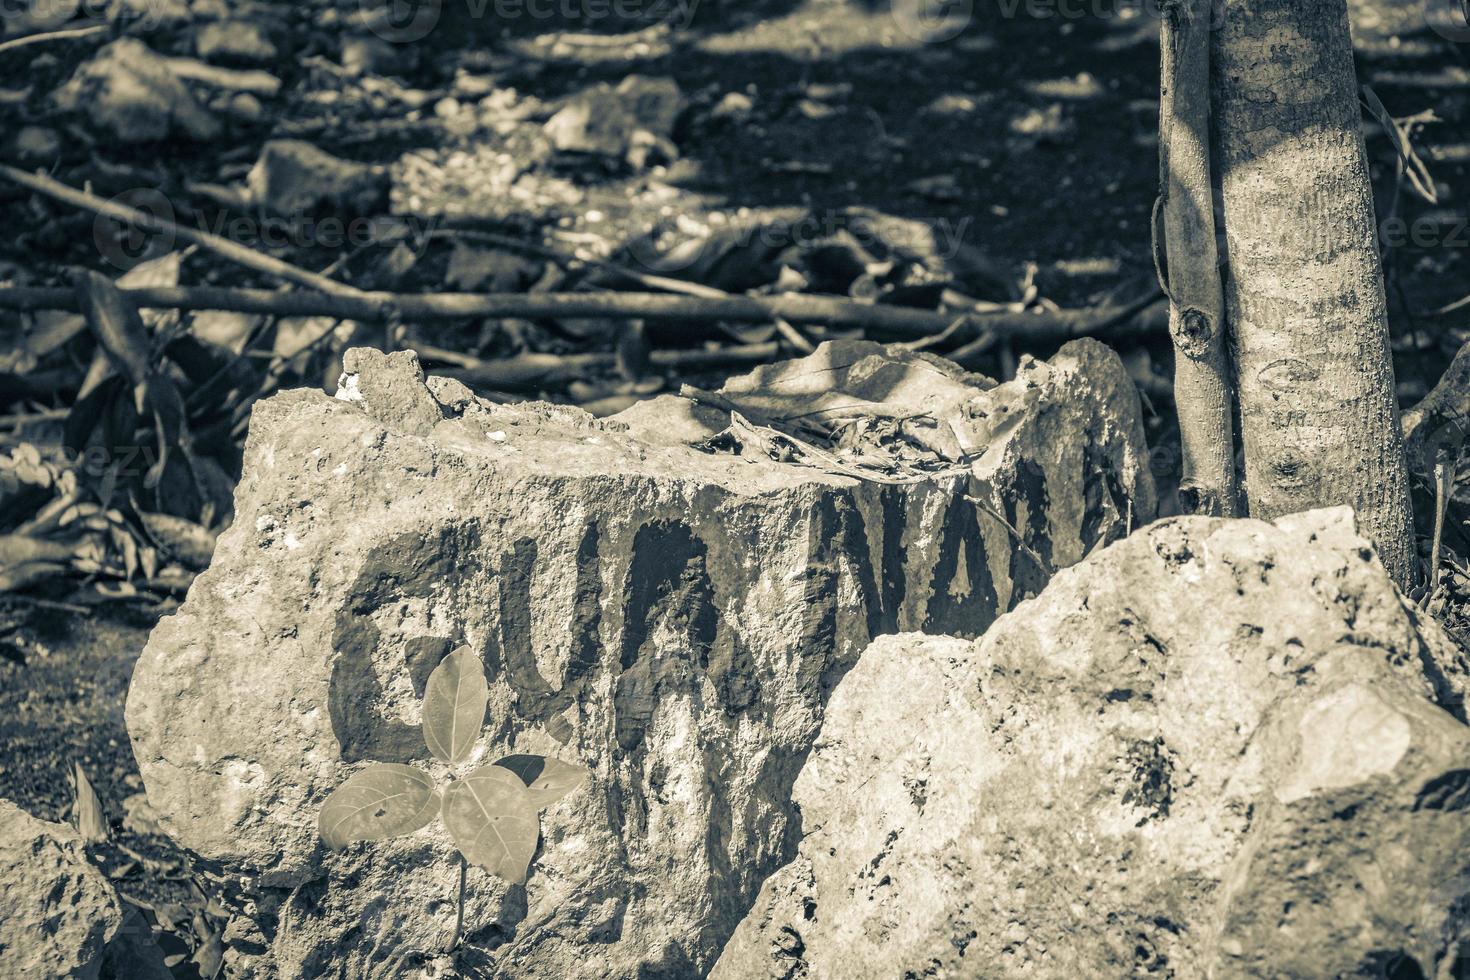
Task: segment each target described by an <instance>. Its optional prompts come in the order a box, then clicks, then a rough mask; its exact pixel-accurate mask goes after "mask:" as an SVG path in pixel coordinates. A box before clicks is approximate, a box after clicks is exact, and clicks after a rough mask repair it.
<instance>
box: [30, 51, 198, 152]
mask: <svg viewBox="0 0 1470 980" xmlns="http://www.w3.org/2000/svg"><path fill="white" fill-rule="evenodd" d="M55 99H56V104H57V106H58V107H60V108H61V109H63V110H66V111H69V112H80V113H84V114H85V115H86V116H87V118H88V119H89V120H90V121H91V123H92V125H93V126H95V127H96V128H97V129H99V130H101V131H102V132H103V133H106V134H107V135H108V136H110V137H112V138H113V139H116V140H118V141H119V142H122V143H130V144H131V143H151V142H157V141H160V140H163V139H166V138H168V137H169V136H171V135H180V136H186V137H189V138H191V139H195V140H211V139H214V138H215V137H216V136H218V135H219V132H220V123H219V120H217V119H215V118H214V116H213V115H211V114H210V113H208V112H206V111H205V110H204V109H203V108H202V107H201V106H200V105H199V103H198V102H197V101H195V99H194V96H193V95H192V94H191V93H190V91H189V89H188V88H187V87H186V86H185V85H184V83H183V82H181V81H179V79H178V78H177V77H176V76H175V75H174V72H173V69H172V68H170V67H169V65H168V63H167V62H166V61H164V60H163V59H162V58H160V57H159V56H158V55H157V54H154V53H153V51H152V50H151V49H150V48H149V47H148V46H147V45H146V44H144V43H143V42H142V41H140V40H138V39H137V38H134V37H124V38H119V39H118V40H116V41H113V42H112V43H111V44H109V45H107V46H106V47H105V48H103V49H102V50H101V51H99V52H97V54H96V56H95V57H93V58H92V60H90V61H88V62H86V63H84V64H82V65H81V66H80V67H79V68H78V69H77V70H76V72H75V73H74V74H73V75H72V77H71V79H70V80H69V81H67V83H66V84H65V85H63V86H62V87H61V88H60V89H58V90H57V92H56V96H55Z"/></svg>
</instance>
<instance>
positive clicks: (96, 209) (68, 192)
mask: <svg viewBox="0 0 1470 980" xmlns="http://www.w3.org/2000/svg"><path fill="white" fill-rule="evenodd" d="M0 177H4V178H5V179H6V180H9V181H10V182H11V183H15V184H19V185H20V186H21V187H24V188H26V189H27V190H30V191H34V192H35V193H37V194H42V195H45V196H46V197H49V198H51V199H52V200H56V201H60V202H61V203H62V204H66V205H69V206H71V207H74V208H77V209H79V210H82V211H90V212H92V213H93V214H102V215H106V216H107V217H109V218H112V219H114V220H116V221H121V222H123V223H125V224H130V225H135V226H137V227H140V228H145V229H147V230H148V231H152V232H155V233H159V234H167V235H172V236H173V237H174V238H178V239H182V240H184V241H186V242H192V243H193V244H195V245H198V246H199V247H200V248H204V249H208V250H209V251H211V252H213V253H214V254H216V255H218V256H220V257H222V258H225V259H228V260H230V261H231V262H234V263H236V264H237V265H241V266H244V267H245V268H247V269H253V270H255V271H256V272H261V273H264V274H266V275H268V276H274V277H275V278H277V279H283V280H285V281H286V282H293V283H296V284H297V285H298V286H305V287H307V288H308V289H315V290H319V291H320V292H323V293H327V294H329V295H332V296H339V297H353V296H362V295H363V292H362V290H360V289H356V288H354V287H352V286H346V285H343V284H342V283H340V282H335V281H333V280H331V279H328V278H327V277H325V276H321V275H318V274H317V273H315V272H309V271H307V270H306V269H299V268H297V267H296V266H294V265H291V264H290V263H289V262H282V261H281V260H280V259H278V258H275V257H273V256H270V255H266V254H264V253H262V252H257V251H255V250H254V249H250V248H246V247H245V246H244V245H239V244H237V243H235V242H232V241H230V240H229V239H227V238H221V237H220V236H218V235H211V234H210V233H209V232H207V231H196V230H194V229H193V228H187V227H185V226H183V225H180V224H178V223H176V222H173V221H170V220H169V219H167V218H163V217H159V216H158V215H153V214H148V213H147V212H146V211H139V210H138V209H137V208H133V207H129V206H128V205H126V204H123V203H121V202H119V201H108V200H105V199H104V198H101V197H98V196H97V195H96V194H92V193H89V192H87V191H79V190H77V189H76V188H74V187H68V186H67V185H66V184H63V183H62V182H61V181H59V180H53V179H52V178H50V177H47V176H45V175H44V174H28V173H26V172H25V171H24V170H19V169H17V168H15V167H12V166H9V165H7V164H3V163H0ZM163 305H164V306H165V307H167V306H170V305H172V304H167V303H165V304H163ZM12 308H14V307H12ZM22 308H24V307H22ZM31 308H32V309H53V310H62V309H75V307H68V306H37V307H31ZM180 308H182V307H180ZM214 309H233V307H214ZM242 312H251V311H248V310H246V311H242Z"/></svg>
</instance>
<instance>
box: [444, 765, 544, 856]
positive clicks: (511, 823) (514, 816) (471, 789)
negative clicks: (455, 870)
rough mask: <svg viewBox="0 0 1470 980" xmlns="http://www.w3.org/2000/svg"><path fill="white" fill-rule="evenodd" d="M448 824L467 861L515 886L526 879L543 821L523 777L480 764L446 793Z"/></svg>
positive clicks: (500, 768) (446, 825)
mask: <svg viewBox="0 0 1470 980" xmlns="http://www.w3.org/2000/svg"><path fill="white" fill-rule="evenodd" d="M443 816H444V826H445V827H447V828H449V836H451V837H453V838H454V843H455V844H457V845H458V846H459V852H460V853H461V854H463V855H464V856H465V859H466V860H467V861H470V862H471V863H472V864H478V865H479V866H480V867H482V868H484V869H485V870H486V871H489V872H491V873H492V874H496V875H499V876H500V877H502V878H504V879H505V880H506V881H509V882H511V883H512V884H517V885H519V884H522V883H523V882H525V880H526V870H527V869H528V868H529V867H530V865H531V857H532V855H534V854H535V853H536V839H537V837H538V836H539V835H540V832H541V827H540V821H539V820H538V819H537V817H536V806H535V804H534V803H533V802H532V801H531V794H530V791H529V790H527V789H526V786H525V784H524V783H522V782H521V779H520V777H519V776H517V775H516V774H515V773H514V772H511V771H510V770H509V769H507V768H505V767H504V766H499V765H491V766H481V767H480V768H479V769H476V770H475V771H474V772H472V773H470V774H469V775H468V776H466V777H465V778H463V779H459V780H455V781H454V782H453V783H451V784H450V785H449V788H448V789H447V790H445V791H444V811H443Z"/></svg>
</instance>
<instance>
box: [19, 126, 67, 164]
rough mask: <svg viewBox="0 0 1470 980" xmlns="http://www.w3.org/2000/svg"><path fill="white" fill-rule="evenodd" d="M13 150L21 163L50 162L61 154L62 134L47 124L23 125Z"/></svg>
mask: <svg viewBox="0 0 1470 980" xmlns="http://www.w3.org/2000/svg"><path fill="white" fill-rule="evenodd" d="M13 151H14V153H15V158H16V159H17V160H19V161H20V162H21V163H50V162H52V161H54V160H55V159H56V158H57V157H58V156H60V155H61V136H60V134H58V133H57V132H56V130H54V129H51V128H50V127H47V126H22V127H21V128H20V132H18V133H16V134H15V142H14V143H13Z"/></svg>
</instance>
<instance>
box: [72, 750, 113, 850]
mask: <svg viewBox="0 0 1470 980" xmlns="http://www.w3.org/2000/svg"><path fill="white" fill-rule="evenodd" d="M72 779H73V781H74V782H75V783H76V794H77V795H76V802H74V803H73V804H72V816H73V817H75V818H76V821H77V832H78V833H79V834H81V835H82V839H83V840H85V841H86V842H87V843H88V844H101V843H104V842H105V841H106V840H107V839H108V838H109V837H110V836H111V835H110V834H109V833H108V831H107V818H106V817H105V816H103V814H102V801H101V800H99V799H97V792H96V791H95V790H93V789H92V783H91V782H90V781H89V780H88V779H87V774H86V773H85V772H83V771H82V766H81V763H79V762H73V763H72Z"/></svg>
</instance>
